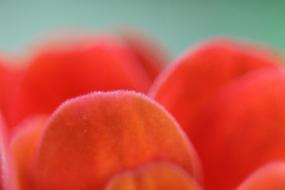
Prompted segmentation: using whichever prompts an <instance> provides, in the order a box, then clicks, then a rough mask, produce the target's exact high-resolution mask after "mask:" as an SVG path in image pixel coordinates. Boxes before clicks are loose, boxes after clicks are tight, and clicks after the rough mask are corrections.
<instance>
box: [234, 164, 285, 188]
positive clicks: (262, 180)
mask: <svg viewBox="0 0 285 190" xmlns="http://www.w3.org/2000/svg"><path fill="white" fill-rule="evenodd" d="M284 179H285V164H284V163H282V162H281V163H272V164H269V165H267V166H265V167H263V168H261V169H259V170H258V171H256V172H255V173H254V174H253V175H251V176H250V177H249V178H248V179H246V181H245V182H243V184H242V185H241V186H240V187H239V188H238V190H284V189H285V180H284Z"/></svg>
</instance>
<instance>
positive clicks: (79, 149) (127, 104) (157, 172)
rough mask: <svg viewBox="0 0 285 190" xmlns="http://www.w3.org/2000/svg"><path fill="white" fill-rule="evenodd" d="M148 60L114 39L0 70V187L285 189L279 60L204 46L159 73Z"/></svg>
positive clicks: (131, 44)
mask: <svg viewBox="0 0 285 190" xmlns="http://www.w3.org/2000/svg"><path fill="white" fill-rule="evenodd" d="M157 52H158V50H155V49H154V48H153V46H151V45H150V43H148V42H145V41H144V40H142V39H141V38H137V37H135V36H132V35H124V36H122V37H121V38H114V37H100V38H95V39H94V38H83V39H79V40H78V41H74V42H70V41H63V42H58V41H57V42H56V43H50V44H47V45H45V46H44V47H41V48H40V50H39V51H38V52H37V53H35V54H34V55H33V56H32V57H31V58H30V59H28V60H26V64H25V67H23V68H11V66H10V65H8V64H2V63H1V64H0V86H1V87H2V88H1V89H2V91H1V93H0V111H1V112H2V115H3V117H2V118H0V137H1V138H0V156H1V161H0V166H1V170H0V175H1V176H2V177H1V178H0V187H1V188H2V189H3V190H39V189H40V190H45V189H46V190H50V189H53V190H65V189H68V190H78V189H81V190H89V189H96V190H101V189H102V190H139V189H146V190H162V189H177V190H201V189H205V190H215V189H219V190H228V189H238V190H256V189H259V190H263V189H273V190H275V189H285V183H284V182H283V178H284V177H285V172H284V171H285V170H284V167H285V166H284V159H285V153H284V151H283V149H284V148H285V140H284V138H283V137H284V136H285V130H284V129H283V128H284V127H283V125H284V123H285V120H284V118H285V111H284V110H285V99H284V97H285V75H284V71H283V69H282V64H281V63H282V58H281V57H279V56H278V55H277V54H275V53H272V51H271V50H267V49H265V48H261V47H260V46H257V47H256V46H255V45H252V44H248V43H244V42H237V41H233V40H212V41H208V42H206V43H204V44H202V45H200V46H198V47H197V48H195V49H194V50H189V51H187V52H186V53H185V54H184V55H183V56H182V57H181V58H179V59H177V60H176V61H175V63H173V64H170V65H169V66H168V67H167V68H166V69H163V70H162V71H161V69H162V65H163V63H164V61H163V59H162V58H161V57H160V55H159V54H158V53H157ZM1 188H0V189H1ZM2 189H1V190H2Z"/></svg>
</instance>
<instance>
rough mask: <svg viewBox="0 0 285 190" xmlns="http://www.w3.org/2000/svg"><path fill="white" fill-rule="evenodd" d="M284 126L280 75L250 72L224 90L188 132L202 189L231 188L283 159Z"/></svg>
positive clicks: (284, 77)
mask: <svg viewBox="0 0 285 190" xmlns="http://www.w3.org/2000/svg"><path fill="white" fill-rule="evenodd" d="M284 126H285V73H284V71H282V72H281V71H279V72H278V71H273V70H262V71H257V72H253V73H251V74H249V75H247V76H245V77H243V78H241V79H240V80H239V81H236V82H235V83H233V84H232V85H231V86H228V87H227V88H225V89H224V90H223V92H222V93H221V94H220V96H219V97H217V98H216V99H215V100H214V101H213V102H212V104H211V105H209V106H208V108H207V109H206V110H205V111H204V112H203V113H201V115H200V117H199V119H197V122H196V123H195V125H193V126H192V128H191V131H190V132H191V133H190V136H191V140H192V142H193V144H194V145H195V148H196V149H197V152H198V154H199V156H200V157H201V160H202V164H203V167H204V172H205V181H206V182H205V184H206V189H219V190H228V189H233V188H235V187H237V185H238V184H240V183H241V182H242V181H243V180H244V179H245V177H246V176H248V175H249V174H250V173H252V172H253V171H254V170H256V169H257V168H259V167H261V166H262V165H264V164H266V163H268V162H270V161H274V160H284V159H285V151H284V150H285V138H284V136H285V128H284ZM217 172H218V174H217Z"/></svg>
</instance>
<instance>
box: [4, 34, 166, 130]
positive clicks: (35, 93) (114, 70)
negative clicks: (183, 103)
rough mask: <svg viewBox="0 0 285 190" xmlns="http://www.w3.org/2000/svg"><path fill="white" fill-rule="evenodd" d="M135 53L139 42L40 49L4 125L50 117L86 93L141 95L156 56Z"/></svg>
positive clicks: (81, 42)
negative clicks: (36, 116) (120, 91)
mask: <svg viewBox="0 0 285 190" xmlns="http://www.w3.org/2000/svg"><path fill="white" fill-rule="evenodd" d="M141 47H142V45H140V43H139V40H137V41H135V40H133V41H131V40H129V42H128V43H125V42H124V41H123V40H119V39H116V38H111V37H102V38H82V39H78V40H74V41H72V42H69V41H63V42H56V43H51V44H48V45H46V46H43V47H41V48H40V49H39V50H38V51H37V52H35V53H34V55H33V56H32V57H31V58H30V59H29V60H27V63H26V68H25V69H24V71H23V72H22V74H23V78H22V80H21V84H19V85H18V86H20V88H21V89H20V90H19V91H17V93H15V94H13V96H16V98H15V99H13V103H12V105H11V106H10V107H9V111H8V114H7V115H8V116H7V120H8V124H9V125H10V126H15V125H17V124H18V123H19V122H20V121H23V120H24V119H25V118H27V117H30V116H33V114H46V113H51V112H52V111H54V109H55V108H56V107H57V106H58V105H59V104H60V103H62V102H63V101H64V100H66V99H69V98H72V97H76V96H79V95H83V94H86V93H89V92H92V91H99V90H101V91H109V90H116V89H132V90H136V91H139V92H146V91H147V90H148V87H149V86H150V84H151V82H152V81H153V78H154V77H155V75H156V74H157V73H158V71H159V70H160V69H161V67H162V64H161V62H159V61H158V60H159V59H158V58H157V57H156V56H158V55H156V54H155V53H153V54H150V53H145V54H144V52H143V50H141ZM132 48H134V49H132ZM147 48H148V47H147V46H145V47H144V49H147ZM156 60H157V61H156ZM9 85H11V84H9Z"/></svg>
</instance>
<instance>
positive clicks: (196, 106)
mask: <svg viewBox="0 0 285 190" xmlns="http://www.w3.org/2000/svg"><path fill="white" fill-rule="evenodd" d="M278 63H279V62H278V61H277V58H276V57H275V56H273V55H271V54H270V55H269V53H267V52H266V51H264V50H261V49H257V48H256V47H253V46H252V45H248V44H243V43H239V42H235V41H231V40H214V41H210V42H207V43H205V44H202V45H200V46H199V47H198V48H196V49H195V50H192V51H188V52H186V54H185V55H183V57H182V58H181V59H178V60H177V61H176V63H175V64H172V65H170V66H169V68H168V69H167V70H166V71H165V72H163V73H162V74H161V75H160V76H159V77H158V80H157V81H156V82H155V84H154V85H153V87H152V89H151V91H150V96H151V97H154V98H155V99H156V100H157V101H158V102H159V103H161V104H162V105H163V106H164V107H165V108H166V109H167V110H168V111H170V113H171V114H172V115H173V116H174V117H175V118H176V119H177V121H178V122H179V123H180V124H181V126H182V127H183V129H184V130H185V131H186V133H187V134H188V135H190V133H191V126H193V124H192V122H193V120H195V118H196V116H197V115H198V114H199V112H200V111H201V110H202V109H203V107H205V106H207V104H208V103H209V102H211V98H212V97H214V96H215V95H217V94H218V93H219V92H220V90H221V89H223V88H224V87H225V86H227V85H228V84H230V83H231V82H233V81H234V80H236V79H238V78H239V77H241V76H243V75H245V74H247V73H249V72H251V71H254V70H257V69H263V68H272V69H276V68H277V65H278ZM190 138H191V135H190Z"/></svg>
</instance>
